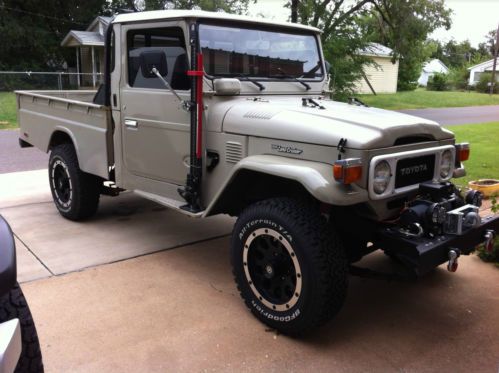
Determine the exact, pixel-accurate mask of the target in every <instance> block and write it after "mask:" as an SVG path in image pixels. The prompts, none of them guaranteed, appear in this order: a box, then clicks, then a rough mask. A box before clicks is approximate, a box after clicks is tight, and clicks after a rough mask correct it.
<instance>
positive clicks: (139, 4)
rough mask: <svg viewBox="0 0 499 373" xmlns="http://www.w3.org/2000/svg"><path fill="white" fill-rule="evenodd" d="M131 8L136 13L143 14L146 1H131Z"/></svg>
mask: <svg viewBox="0 0 499 373" xmlns="http://www.w3.org/2000/svg"><path fill="white" fill-rule="evenodd" d="M133 7H134V8H135V11H136V12H143V11H144V10H146V0H133Z"/></svg>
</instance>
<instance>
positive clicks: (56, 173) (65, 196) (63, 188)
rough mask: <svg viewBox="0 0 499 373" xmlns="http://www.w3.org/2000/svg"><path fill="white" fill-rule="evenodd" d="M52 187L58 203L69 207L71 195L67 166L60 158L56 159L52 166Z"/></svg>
mask: <svg viewBox="0 0 499 373" xmlns="http://www.w3.org/2000/svg"><path fill="white" fill-rule="evenodd" d="M52 188H53V190H54V193H55V196H56V199H57V202H58V203H59V205H61V206H62V207H64V208H67V207H69V204H70V203H71V197H72V186H71V178H70V177H69V172H68V169H67V166H66V165H65V164H64V163H63V162H61V161H60V160H57V161H56V162H55V163H54V165H53V168H52Z"/></svg>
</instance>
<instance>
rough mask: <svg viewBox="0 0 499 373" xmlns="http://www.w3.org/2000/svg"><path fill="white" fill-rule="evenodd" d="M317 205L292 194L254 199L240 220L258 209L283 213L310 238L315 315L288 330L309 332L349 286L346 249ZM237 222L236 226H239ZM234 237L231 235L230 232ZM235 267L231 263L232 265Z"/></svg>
mask: <svg viewBox="0 0 499 373" xmlns="http://www.w3.org/2000/svg"><path fill="white" fill-rule="evenodd" d="M316 207H317V206H313V202H311V201H308V200H302V201H300V200H294V199H291V198H286V197H282V198H272V199H267V200H263V201H259V202H256V203H255V204H253V205H251V206H249V207H248V208H247V209H246V210H244V211H243V212H242V213H241V215H240V216H239V219H238V222H239V221H244V219H245V215H252V214H254V213H255V212H256V210H257V211H259V213H260V214H264V215H270V216H272V215H274V214H278V215H281V216H283V217H286V220H288V221H289V222H290V223H291V224H292V225H294V226H295V227H298V229H299V230H300V232H301V235H302V236H303V241H306V242H310V245H308V249H309V250H310V253H309V254H310V257H311V259H312V261H313V267H314V268H315V275H316V276H318V277H317V280H318V281H317V285H318V290H319V296H317V297H316V299H315V302H316V305H315V308H316V310H317V312H315V314H314V317H311V318H308V319H307V320H306V323H305V324H302V325H301V326H300V328H299V330H288V331H286V333H287V334H291V335H300V334H303V333H306V332H308V331H309V330H312V329H314V328H317V327H318V326H320V325H322V324H324V323H325V322H327V321H328V320H330V319H331V318H332V317H333V316H334V315H336V314H337V313H338V311H339V310H340V309H341V307H342V305H343V303H344V301H345V298H346V292H347V287H348V266H347V259H346V255H345V251H344V249H343V246H342V243H341V241H340V238H339V236H338V235H337V234H336V233H335V232H334V230H332V229H331V226H330V225H328V224H327V222H326V220H325V219H324V218H323V217H322V216H321V215H320V213H319V209H318V208H316ZM238 222H236V225H235V229H238V228H240V227H239V226H238ZM233 237H234V235H233ZM233 268H234V266H233ZM233 275H234V278H235V280H236V283H237V285H238V290H239V293H240V295H241V297H242V298H243V300H244V301H245V303H246V305H247V306H248V308H250V309H251V310H253V308H252V307H251V303H250V301H249V299H245V297H244V296H243V293H242V289H241V286H240V284H239V283H238V281H237V276H236V272H235V270H233Z"/></svg>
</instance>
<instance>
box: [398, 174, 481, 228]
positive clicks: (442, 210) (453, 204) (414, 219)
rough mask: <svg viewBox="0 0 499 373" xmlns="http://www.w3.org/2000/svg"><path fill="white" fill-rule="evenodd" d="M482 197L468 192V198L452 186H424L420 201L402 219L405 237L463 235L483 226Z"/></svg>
mask: <svg viewBox="0 0 499 373" xmlns="http://www.w3.org/2000/svg"><path fill="white" fill-rule="evenodd" d="M482 197H483V196H482V194H481V193H480V192H478V191H475V190H472V191H469V192H468V193H467V194H466V195H465V197H464V198H463V197H462V196H461V193H460V192H459V190H458V189H457V188H456V187H455V186H454V185H453V184H452V183H449V182H441V183H433V182H427V183H422V184H420V186H419V197H418V199H416V200H414V201H411V202H409V203H408V204H407V206H406V208H405V209H404V210H403V211H402V213H401V215H400V219H399V226H400V229H399V232H400V233H401V234H402V235H403V236H405V237H422V236H427V237H434V236H438V235H442V234H454V235H461V234H463V233H465V232H466V231H468V230H469V229H471V228H473V227H476V226H478V225H480V223H481V219H480V215H479V213H478V212H479V207H480V206H481V204H482Z"/></svg>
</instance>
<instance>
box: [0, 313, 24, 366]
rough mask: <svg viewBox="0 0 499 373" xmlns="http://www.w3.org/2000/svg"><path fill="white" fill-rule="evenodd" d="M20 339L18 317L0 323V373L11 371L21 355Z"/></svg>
mask: <svg viewBox="0 0 499 373" xmlns="http://www.w3.org/2000/svg"><path fill="white" fill-rule="evenodd" d="M21 351H22V340H21V326H20V324H19V319H12V320H9V321H6V322H4V323H1V324H0V373H12V372H14V369H16V366H17V362H18V361H19V357H20V356H21Z"/></svg>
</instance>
